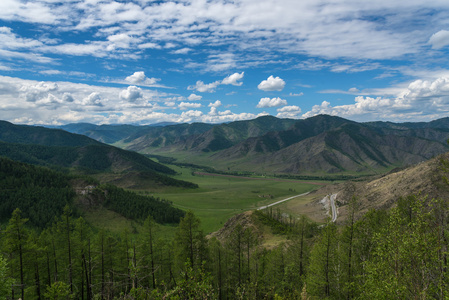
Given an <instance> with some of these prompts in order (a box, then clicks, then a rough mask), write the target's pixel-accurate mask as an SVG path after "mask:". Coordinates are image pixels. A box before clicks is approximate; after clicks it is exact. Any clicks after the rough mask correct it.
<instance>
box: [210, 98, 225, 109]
mask: <svg viewBox="0 0 449 300" xmlns="http://www.w3.org/2000/svg"><path fill="white" fill-rule="evenodd" d="M221 105H222V103H221V101H220V100H217V101H215V102H214V103H209V105H208V106H209V107H215V108H218V107H220V106H221Z"/></svg>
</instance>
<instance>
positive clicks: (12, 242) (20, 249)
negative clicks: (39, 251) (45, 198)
mask: <svg viewBox="0 0 449 300" xmlns="http://www.w3.org/2000/svg"><path fill="white" fill-rule="evenodd" d="M27 221H28V219H22V218H21V211H20V209H18V208H17V209H15V210H14V212H13V213H12V216H11V219H10V220H9V224H8V227H7V228H6V247H7V249H8V251H9V253H10V254H11V255H12V256H13V257H17V258H18V260H16V259H15V261H16V262H15V264H16V265H15V266H14V268H16V269H18V270H19V277H20V291H21V295H22V299H24V297H25V278H24V253H25V246H26V242H27V238H28V230H27V229H26V228H25V223H26V222H27Z"/></svg>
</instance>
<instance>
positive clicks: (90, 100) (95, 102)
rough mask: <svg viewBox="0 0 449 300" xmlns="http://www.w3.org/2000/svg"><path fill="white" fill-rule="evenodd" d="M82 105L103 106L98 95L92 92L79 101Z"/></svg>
mask: <svg viewBox="0 0 449 300" xmlns="http://www.w3.org/2000/svg"><path fill="white" fill-rule="evenodd" d="M81 104H82V105H89V106H103V103H102V99H101V96H100V94H99V93H96V92H93V93H91V94H90V95H89V96H87V97H86V98H84V99H83V100H82V101H81Z"/></svg>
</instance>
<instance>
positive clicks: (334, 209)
mask: <svg viewBox="0 0 449 300" xmlns="http://www.w3.org/2000/svg"><path fill="white" fill-rule="evenodd" d="M335 199H337V194H332V195H331V196H330V203H331V210H332V222H335V221H337V206H336V205H335Z"/></svg>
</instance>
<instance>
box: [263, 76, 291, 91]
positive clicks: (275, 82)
mask: <svg viewBox="0 0 449 300" xmlns="http://www.w3.org/2000/svg"><path fill="white" fill-rule="evenodd" d="M284 86H285V81H284V80H283V79H281V78H279V77H273V75H271V76H270V77H268V79H267V80H263V81H262V82H261V83H259V85H258V86H257V88H258V89H259V90H262V91H266V92H267V91H282V90H283V89H284Z"/></svg>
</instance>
